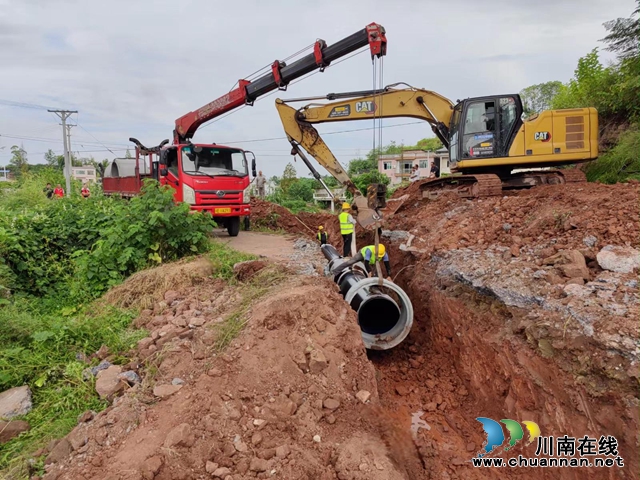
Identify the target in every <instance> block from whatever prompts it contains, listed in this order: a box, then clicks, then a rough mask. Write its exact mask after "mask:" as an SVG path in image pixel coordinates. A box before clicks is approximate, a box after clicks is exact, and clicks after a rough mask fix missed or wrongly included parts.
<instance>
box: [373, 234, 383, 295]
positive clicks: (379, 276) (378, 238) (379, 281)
mask: <svg viewBox="0 0 640 480" xmlns="http://www.w3.org/2000/svg"><path fill="white" fill-rule="evenodd" d="M375 229H376V236H375V252H374V255H375V259H376V273H377V274H378V286H380V287H381V286H382V283H383V282H384V277H383V276H382V267H380V259H379V258H378V245H379V243H380V237H379V236H378V231H379V230H380V222H376V224H375Z"/></svg>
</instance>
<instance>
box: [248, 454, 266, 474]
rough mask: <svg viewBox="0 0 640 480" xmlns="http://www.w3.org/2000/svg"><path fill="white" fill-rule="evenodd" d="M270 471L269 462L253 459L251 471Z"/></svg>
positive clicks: (250, 466)
mask: <svg viewBox="0 0 640 480" xmlns="http://www.w3.org/2000/svg"><path fill="white" fill-rule="evenodd" d="M268 469H269V462H268V461H267V460H264V459H262V458H257V457H254V458H252V459H251V464H250V465H249V470H251V471H252V472H266V471H267V470H268Z"/></svg>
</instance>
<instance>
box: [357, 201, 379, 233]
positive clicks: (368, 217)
mask: <svg viewBox="0 0 640 480" xmlns="http://www.w3.org/2000/svg"><path fill="white" fill-rule="evenodd" d="M352 205H353V206H354V207H355V208H357V210H358V214H357V215H356V221H357V222H358V224H359V225H360V226H361V227H362V228H364V229H365V230H367V229H371V228H373V227H374V226H375V225H376V223H377V222H378V221H380V219H381V216H380V214H378V212H376V211H375V210H374V209H373V208H370V206H369V201H368V199H367V198H366V197H364V196H362V195H358V196H357V197H355V198H354V199H353V202H352Z"/></svg>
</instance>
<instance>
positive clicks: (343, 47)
mask: <svg viewBox="0 0 640 480" xmlns="http://www.w3.org/2000/svg"><path fill="white" fill-rule="evenodd" d="M367 45H368V46H369V50H370V52H371V58H374V57H381V56H383V55H386V53H387V39H386V36H385V29H384V27H382V25H378V24H377V23H371V24H369V25H367V26H366V27H365V28H364V29H362V30H360V31H358V32H356V33H354V34H352V35H350V36H348V37H346V38H344V39H342V40H340V41H339V42H337V43H335V44H333V45H327V44H326V42H325V41H324V40H317V41H316V42H315V44H314V48H313V53H309V54H308V55H306V56H304V57H302V58H300V59H299V60H297V61H295V62H293V63H292V64H291V65H287V64H286V63H285V62H281V61H279V60H276V61H275V62H273V64H272V65H271V69H270V71H269V73H267V74H265V75H263V76H262V77H259V78H257V79H255V80H253V81H248V80H239V81H238V87H237V88H235V89H234V90H231V91H230V92H228V93H226V94H224V95H223V96H221V97H220V98H217V99H215V100H214V101H212V102H210V103H207V104H206V105H204V106H203V107H201V108H199V109H197V110H194V111H192V112H189V113H187V114H186V115H183V116H182V117H180V118H178V119H177V120H176V122H175V130H174V144H180V143H186V142H187V141H188V140H189V139H191V138H192V137H193V136H194V135H195V133H196V130H197V129H198V127H200V125H202V124H203V123H205V122H208V121H209V120H212V119H214V118H216V117H219V116H220V115H222V114H224V113H226V112H229V111H231V110H233V109H235V108H238V107H240V106H242V105H253V102H254V101H255V100H256V99H258V98H259V97H261V96H262V95H265V94H266V93H269V92H271V91H273V90H275V89H286V87H287V85H288V84H289V83H290V82H291V81H292V80H295V79H297V78H300V77H302V76H304V75H306V74H307V73H310V72H312V71H314V70H316V69H320V71H323V70H324V69H325V68H326V67H327V66H329V65H330V64H331V62H332V61H334V60H337V59H339V58H341V57H344V56H346V55H348V54H350V53H352V52H355V51H356V50H358V49H360V48H362V47H365V46H367Z"/></svg>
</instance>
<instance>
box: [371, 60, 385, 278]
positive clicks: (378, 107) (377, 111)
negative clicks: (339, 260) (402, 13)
mask: <svg viewBox="0 0 640 480" xmlns="http://www.w3.org/2000/svg"><path fill="white" fill-rule="evenodd" d="M378 75H379V78H378V88H379V89H380V93H379V95H378V101H377V103H376V98H375V95H376V94H375V93H374V101H373V118H374V121H375V117H376V116H377V117H378V156H377V160H378V163H379V159H380V153H381V152H382V88H383V86H384V57H380V71H379V72H378ZM374 91H376V89H375V88H374ZM373 134H374V135H375V134H376V131H375V130H374V131H373ZM374 193H375V195H376V197H377V192H373V191H372V192H370V194H372V195H373V194H374ZM372 203H373V202H372ZM375 203H377V202H375ZM374 227H375V229H376V231H375V247H374V255H375V257H376V273H377V274H378V286H379V287H382V285H383V282H384V277H383V276H382V267H381V266H380V258H379V257H378V249H379V246H380V230H381V225H380V221H379V220H376V223H375V225H374Z"/></svg>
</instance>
